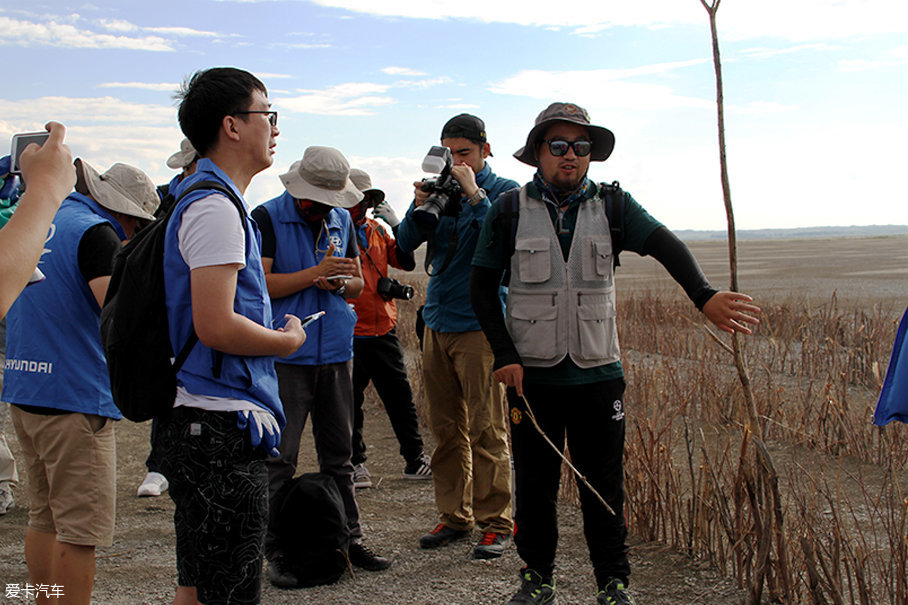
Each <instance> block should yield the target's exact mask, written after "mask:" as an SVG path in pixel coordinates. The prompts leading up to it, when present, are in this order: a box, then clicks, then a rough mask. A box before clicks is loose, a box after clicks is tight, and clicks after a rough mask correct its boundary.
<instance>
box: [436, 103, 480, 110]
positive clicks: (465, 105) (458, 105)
mask: <svg viewBox="0 0 908 605" xmlns="http://www.w3.org/2000/svg"><path fill="white" fill-rule="evenodd" d="M438 108H439V109H479V105H475V104H473V103H451V104H449V105H439V106H438Z"/></svg>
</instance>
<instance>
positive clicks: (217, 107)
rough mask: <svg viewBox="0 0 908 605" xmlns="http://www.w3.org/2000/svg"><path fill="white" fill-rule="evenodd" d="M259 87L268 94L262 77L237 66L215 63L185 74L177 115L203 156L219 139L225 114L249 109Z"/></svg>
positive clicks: (190, 140) (191, 141) (178, 97)
mask: <svg viewBox="0 0 908 605" xmlns="http://www.w3.org/2000/svg"><path fill="white" fill-rule="evenodd" d="M256 90H260V91H262V93H264V94H266V95H267V94H268V90H267V89H266V88H265V85H264V84H262V81H261V80H259V79H258V78H256V77H255V76H253V75H252V74H251V73H249V72H248V71H244V70H242V69H237V68H235V67H212V68H211V69H204V70H199V71H197V72H195V73H194V74H192V76H190V77H188V78H186V80H185V81H184V82H183V85H182V86H181V87H180V90H178V91H177V94H176V95H175V98H177V99H179V100H180V108H179V110H178V112H177V116H178V118H179V121H180V129H181V130H182V131H183V134H184V135H186V138H187V139H189V142H190V143H192V146H193V147H195V149H196V151H197V152H198V154H199V156H200V157H205V155H206V154H207V153H208V152H209V151H210V150H211V148H212V147H213V146H214V145H215V143H217V140H218V131H219V130H220V128H221V122H222V121H223V119H224V116H229V115H234V114H236V113H237V112H239V111H244V110H246V109H248V108H249V106H250V104H251V103H252V93H253V92H255V91H256ZM243 118H245V116H243Z"/></svg>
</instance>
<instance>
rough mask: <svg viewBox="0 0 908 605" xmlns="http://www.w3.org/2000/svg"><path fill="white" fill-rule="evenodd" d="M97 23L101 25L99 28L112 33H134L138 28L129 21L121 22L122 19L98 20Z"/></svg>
mask: <svg viewBox="0 0 908 605" xmlns="http://www.w3.org/2000/svg"><path fill="white" fill-rule="evenodd" d="M98 23H100V24H101V27H103V28H105V29H108V30H110V31H113V32H121V33H126V32H134V31H137V30H138V29H139V28H138V27H137V26H136V25H135V24H134V23H130V22H129V21H123V20H122V19H99V20H98Z"/></svg>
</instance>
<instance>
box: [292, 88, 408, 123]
mask: <svg viewBox="0 0 908 605" xmlns="http://www.w3.org/2000/svg"><path fill="white" fill-rule="evenodd" d="M389 88H390V86H389V85H387V84H372V83H369V82H350V83H346V84H339V85H337V86H332V87H330V88H327V89H325V90H300V91H299V92H302V93H303V94H302V95H298V96H295V97H282V98H281V99H280V105H281V108H282V109H285V108H286V109H287V110H289V111H296V112H299V113H308V114H316V115H331V116H367V115H372V114H374V113H375V109H377V108H378V107H384V106H388V105H392V104H394V99H393V98H392V97H389V96H385V95H384V93H386V92H387V91H388V89H389Z"/></svg>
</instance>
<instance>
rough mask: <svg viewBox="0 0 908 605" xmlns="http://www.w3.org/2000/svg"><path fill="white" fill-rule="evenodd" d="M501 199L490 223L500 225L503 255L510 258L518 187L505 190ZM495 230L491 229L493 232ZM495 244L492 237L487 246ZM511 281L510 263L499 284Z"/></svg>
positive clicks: (517, 207)
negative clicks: (496, 214)
mask: <svg viewBox="0 0 908 605" xmlns="http://www.w3.org/2000/svg"><path fill="white" fill-rule="evenodd" d="M498 199H499V200H501V201H500V202H499V206H498V216H496V217H495V218H494V219H492V223H493V224H495V223H497V224H498V225H500V226H501V235H502V240H503V243H504V246H505V249H504V251H505V257H506V258H508V259H510V258H511V257H512V256H513V255H514V243H515V240H516V239H517V219H518V218H520V188H519V187H515V188H514V189H509V190H508V191H505V192H504V193H503V194H502V195H501V196H500V197H499V198H498ZM494 232H495V230H493V233H494ZM495 244H496V242H495V240H494V239H492V240H491V241H490V242H489V244H488V245H489V247H492V246H494V245H495ZM510 283H511V264H510V263H508V266H507V267H506V268H505V270H504V276H503V277H502V278H501V284H502V285H503V286H507V285H508V284H510Z"/></svg>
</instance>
